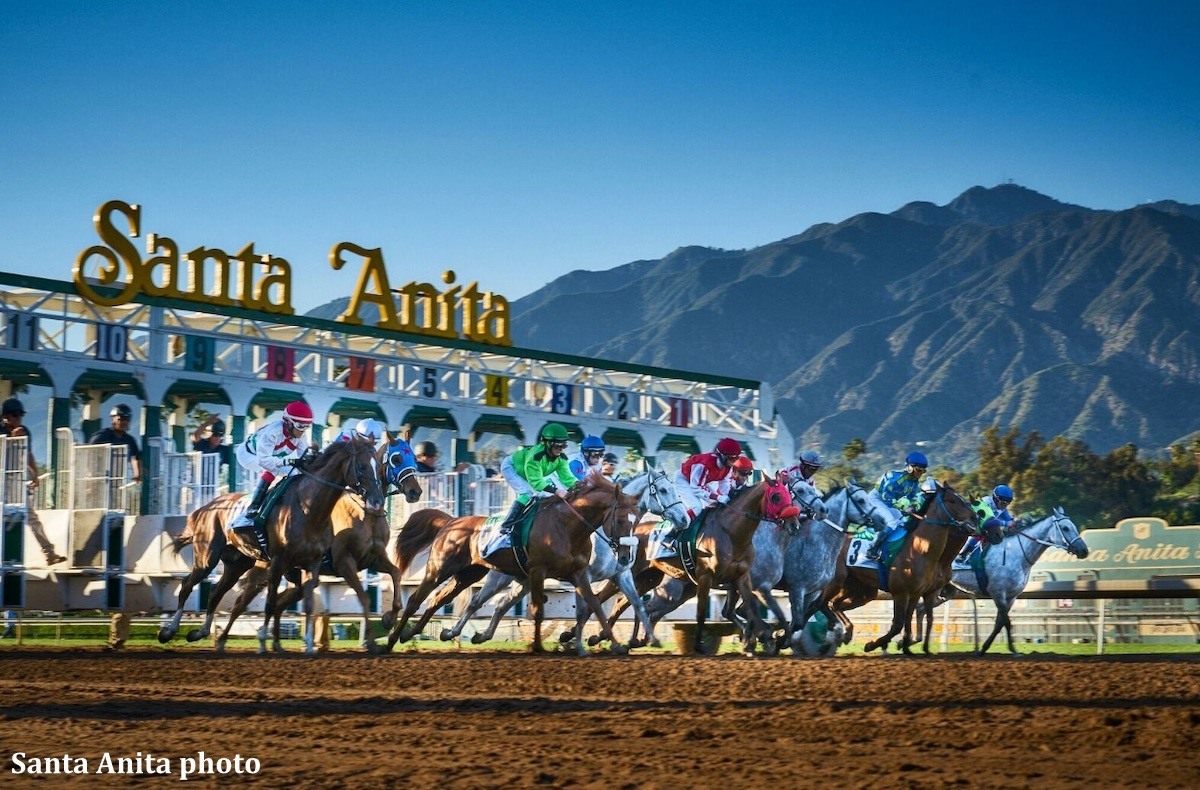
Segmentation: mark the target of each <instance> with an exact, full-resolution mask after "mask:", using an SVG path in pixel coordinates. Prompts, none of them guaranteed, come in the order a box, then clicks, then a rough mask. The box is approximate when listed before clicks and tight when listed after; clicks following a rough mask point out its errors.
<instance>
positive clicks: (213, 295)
mask: <svg viewBox="0 0 1200 790" xmlns="http://www.w3.org/2000/svg"><path fill="white" fill-rule="evenodd" d="M141 221H142V209H141V206H138V205H136V204H134V205H131V204H129V203H125V202H123V201H120V200H110V201H108V202H107V203H105V204H104V205H102V206H100V208H99V209H97V210H96V215H95V217H94V218H93V222H94V224H95V226H96V233H97V235H99V237H100V240H101V241H102V242H103V244H96V245H93V246H91V247H88V248H86V249H84V250H83V251H82V252H80V253H79V255H78V257H76V259H75V272H74V280H75V287H76V289H77V290H78V292H79V295H80V296H82V297H83V298H85V299H87V300H88V301H91V302H95V303H96V304H100V305H107V306H113V305H120V304H125V303H127V302H130V301H132V300H133V299H134V298H135V297H136V296H138V295H139V294H145V295H146V296H164V297H171V298H174V299H182V300H185V301H189V302H200V303H204V304H216V305H225V306H234V305H238V306H241V307H245V308H249V309H251V310H261V311H263V312H267V313H274V314H277V315H293V314H294V313H295V310H294V309H293V308H292V267H291V264H289V263H288V262H287V261H286V260H285V259H283V258H279V257H276V256H274V255H259V254H258V253H257V252H255V249H254V242H250V243H248V244H246V245H245V246H244V247H242V249H241V250H239V251H238V252H237V254H235V255H230V254H229V253H227V252H225V251H224V250H221V249H217V248H215V247H196V248H195V249H192V250H189V251H187V252H185V253H182V254H181V253H180V251H179V245H178V244H176V243H175V241H174V239H171V238H169V237H167V236H159V235H158V234H155V233H150V234H147V236H146V255H147V257H146V258H144V259H143V258H142V256H141V253H139V251H138V248H137V246H136V245H134V243H133V242H132V241H130V238H135V239H136V238H138V237H140V236H141ZM119 224H120V225H123V226H125V227H123V228H122V227H118V225H119ZM346 252H348V253H351V254H354V255H358V256H361V257H362V258H363V267H362V271H361V272H360V274H359V278H358V284H357V285H356V286H355V289H354V294H353V295H352V296H351V297H350V305H349V307H348V308H347V309H346V312H345V313H343V314H342V315H341V316H339V318H338V320H339V321H341V322H343V323H345V324H349V325H352V326H354V325H359V324H362V323H363V319H362V317H361V316H360V315H359V311H360V310H361V308H362V306H363V305H364V304H374V305H376V306H377V307H378V308H379V316H380V318H379V321H378V322H377V323H376V326H377V327H379V328H381V329H392V330H396V331H404V332H414V333H417V334H423V335H431V336H434V337H465V338H467V339H468V340H475V341H478V342H481V343H489V344H492V345H503V346H509V345H512V340H511V338H510V335H509V322H508V300H507V299H505V298H504V297H503V296H499V295H497V294H493V293H491V292H486V291H480V290H479V287H478V285H479V284H478V283H475V282H472V283H468V284H467V285H466V286H458V285H454V281H455V276H454V272H452V271H447V272H445V273H443V274H442V281H443V282H444V283H445V284H446V285H448V286H453V287H451V288H447V289H446V290H445V291H440V290H438V289H437V288H436V287H434V286H433V285H431V284H430V283H417V282H410V283H408V284H407V285H405V286H403V287H401V288H392V287H391V286H390V285H389V282H388V276H387V270H386V269H385V268H384V264H383V252H382V250H380V249H378V248H374V249H369V248H366V247H361V246H359V245H357V244H353V243H351V242H348V241H343V242H339V243H338V244H336V245H334V247H333V249H332V250H330V252H329V263H330V265H331V266H332V267H333V268H334V269H341V268H342V267H343V266H344V265H345V261H344V260H343V259H342V254H343V253H346Z"/></svg>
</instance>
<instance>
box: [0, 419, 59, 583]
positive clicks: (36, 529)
mask: <svg viewBox="0 0 1200 790" xmlns="http://www.w3.org/2000/svg"><path fill="white" fill-rule="evenodd" d="M0 411H3V412H4V413H3V415H0V416H2V418H3V419H2V422H0V436H11V437H13V438H16V437H18V436H26V437H28V436H29V429H28V428H26V427H25V426H24V425H23V424H22V420H23V419H24V418H25V406H24V404H22V403H21V401H19V400H17V399H16V398H9V399H8V400H6V401H4V406H3V407H2V408H0ZM26 463H27V464H28V467H29V482H28V483H27V484H26V486H25V523H26V524H28V525H29V531H30V532H32V533H33V537H34V540H36V541H37V542H38V545H39V546H41V548H42V554H43V555H44V556H45V557H46V564H47V565H57V564H58V563H60V562H66V561H67V558H66V557H64V556H62V555H61V554H59V553H58V552H57V551H55V550H54V544H53V543H51V542H50V539H49V538H48V537H46V528H45V526H44V525H43V524H42V520H41V519H40V518H38V514H37V511H36V510H34V509H33V494H34V492H35V491H37V488H38V484H39V481H38V472H37V461H36V460H34V457H33V448H32V447H30V448H29V449H28V453H27V458H26Z"/></svg>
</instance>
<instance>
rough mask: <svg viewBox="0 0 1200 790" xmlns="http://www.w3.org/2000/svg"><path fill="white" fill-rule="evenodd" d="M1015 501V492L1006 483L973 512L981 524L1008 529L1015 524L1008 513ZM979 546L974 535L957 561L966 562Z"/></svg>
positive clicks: (985, 498) (997, 487) (993, 490)
mask: <svg viewBox="0 0 1200 790" xmlns="http://www.w3.org/2000/svg"><path fill="white" fill-rule="evenodd" d="M1012 501H1013V490H1012V489H1011V488H1009V487H1008V486H1007V485H1005V484H1004V483H1001V484H1000V485H998V486H996V487H995V488H993V489H992V493H991V494H989V495H988V496H985V497H984V498H983V499H981V500H979V503H978V504H977V505H975V507H974V508H973V510H974V511H975V513H976V514H977V515H978V516H979V523H980V524H988V522H989V521H991V520H992V519H995V520H994V521H991V524H992V525H994V526H999V527H1001V528H1004V529H1007V528H1008V527H1009V526H1010V525H1011V524H1012V523H1013V516H1012V513H1009V512H1008V506H1009V505H1011V504H1012ZM978 545H979V537H978V536H976V535H972V536H971V537H969V538H967V542H966V544H965V545H963V549H962V551H960V552H959V553H958V556H957V557H955V560H956V561H958V562H966V561H967V557H970V556H971V552H973V551H975V547H976V546H978Z"/></svg>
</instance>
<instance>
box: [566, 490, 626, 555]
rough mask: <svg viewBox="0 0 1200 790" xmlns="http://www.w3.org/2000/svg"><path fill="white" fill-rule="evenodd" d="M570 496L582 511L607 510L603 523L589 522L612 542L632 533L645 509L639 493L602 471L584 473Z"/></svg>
mask: <svg viewBox="0 0 1200 790" xmlns="http://www.w3.org/2000/svg"><path fill="white" fill-rule="evenodd" d="M568 497H569V500H568V501H569V504H570V505H571V506H572V507H573V508H575V509H577V511H578V512H580V513H591V514H596V513H603V516H602V517H601V518H600V520H599V523H596V524H593V523H592V522H588V524H589V526H592V528H593V529H594V530H595V529H599V530H602V531H603V532H604V534H605V536H606V537H607V538H608V539H609V541H610V542H614V543H615V542H616V541H618V540H621V539H623V538H627V537H629V536H630V535H632V534H633V528H634V527H636V526H637V523H638V520H639V518H638V517H639V515H640V513H641V506H640V502H639V499H638V497H636V496H631V495H630V494H628V493H627V492H626V491H625V490H624V489H623V488H622V486H620V485H619V484H617V483H613V482H612V481H611V480H609V479H608V478H606V477H605V476H604V475H602V474H599V473H597V474H594V475H592V474H589V475H584V478H583V480H582V481H580V483H579V485H577V486H575V487H574V488H572V489H571V492H570V494H569V495H568ZM592 517H593V518H594V515H593V516H592ZM615 548H616V547H615V545H614V550H615Z"/></svg>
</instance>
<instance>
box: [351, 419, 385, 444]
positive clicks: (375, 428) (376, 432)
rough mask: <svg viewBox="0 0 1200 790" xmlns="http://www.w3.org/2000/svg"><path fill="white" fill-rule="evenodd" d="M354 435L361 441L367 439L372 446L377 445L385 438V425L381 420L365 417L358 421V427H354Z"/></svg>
mask: <svg viewBox="0 0 1200 790" xmlns="http://www.w3.org/2000/svg"><path fill="white" fill-rule="evenodd" d="M354 433H355V434H357V435H358V438H360V439H366V440H367V441H368V442H370V443H371V444H377V443H378V442H379V440H380V439H382V438H383V425H382V424H381V423H380V422H379V420H376V419H373V418H371V417H365V418H363V419H361V420H359V421H358V425H356V426H355V427H354Z"/></svg>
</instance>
